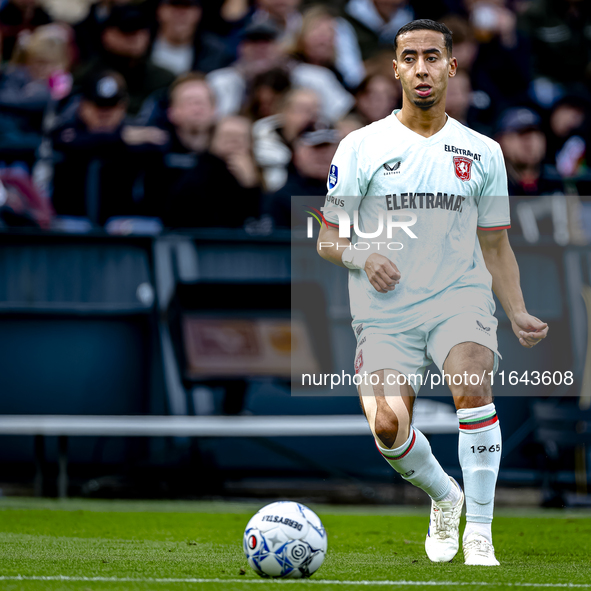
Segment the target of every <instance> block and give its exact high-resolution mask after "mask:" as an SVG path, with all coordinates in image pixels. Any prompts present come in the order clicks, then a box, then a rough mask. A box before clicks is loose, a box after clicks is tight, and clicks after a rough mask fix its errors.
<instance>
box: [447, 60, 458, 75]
mask: <svg viewBox="0 0 591 591" xmlns="http://www.w3.org/2000/svg"><path fill="white" fill-rule="evenodd" d="M457 71H458V60H457V59H456V58H455V57H452V58H451V59H450V60H449V72H448V76H449V77H450V78H453V77H454V76H455V75H456V72H457Z"/></svg>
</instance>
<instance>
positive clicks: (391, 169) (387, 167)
mask: <svg viewBox="0 0 591 591" xmlns="http://www.w3.org/2000/svg"><path fill="white" fill-rule="evenodd" d="M399 168H400V160H398V162H394V164H392V166H390V165H389V164H388V163H387V162H384V170H385V171H386V172H385V173H384V176H389V175H391V174H400V171H399V170H398V169H399Z"/></svg>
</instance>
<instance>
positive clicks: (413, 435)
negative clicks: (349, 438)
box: [374, 429, 417, 461]
mask: <svg viewBox="0 0 591 591" xmlns="http://www.w3.org/2000/svg"><path fill="white" fill-rule="evenodd" d="M416 438H417V434H416V433H415V430H414V429H413V430H412V440H411V442H410V445H409V446H408V448H407V449H406V451H405V452H404V453H403V454H402V455H401V456H398V457H397V458H391V457H390V456H387V455H385V454H384V453H382V450H381V449H380V446H379V445H378V442H377V441H376V440H375V439H374V443H375V444H376V447H377V448H378V451H379V452H380V453H381V454H382V456H384V457H385V458H386V459H387V460H395V461H396V460H401V459H402V458H403V457H404V456H406V455H407V454H408V452H409V451H410V450H411V449H412V448H413V445H414V444H415V441H416Z"/></svg>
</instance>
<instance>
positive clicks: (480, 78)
mask: <svg viewBox="0 0 591 591" xmlns="http://www.w3.org/2000/svg"><path fill="white" fill-rule="evenodd" d="M442 22H443V23H444V24H445V25H447V27H448V28H449V29H450V30H451V31H452V35H453V54H454V57H455V58H456V59H457V60H458V72H465V73H466V74H468V76H469V78H470V87H471V89H472V95H471V99H472V100H471V102H472V104H471V107H472V109H471V110H472V113H471V118H470V123H471V124H472V125H476V126H477V127H478V128H479V129H478V130H479V131H481V130H482V133H488V134H490V133H491V131H492V129H493V128H494V125H495V123H496V120H497V119H498V116H499V115H500V112H497V110H498V109H497V106H496V105H494V104H493V100H492V98H491V94H492V96H496V93H497V92H498V91H497V90H496V88H495V85H494V83H493V82H492V81H490V80H489V79H488V77H487V73H486V72H482V71H480V70H477V69H476V68H475V67H474V62H475V61H476V59H477V58H478V50H479V44H478V42H477V41H476V38H475V36H474V30H473V28H472V26H471V25H470V23H469V21H468V20H466V19H465V18H463V17H461V16H458V15H455V14H452V15H448V16H446V17H444V18H443V20H442Z"/></svg>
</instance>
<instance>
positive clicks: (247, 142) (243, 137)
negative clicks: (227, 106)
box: [210, 115, 262, 188]
mask: <svg viewBox="0 0 591 591" xmlns="http://www.w3.org/2000/svg"><path fill="white" fill-rule="evenodd" d="M252 146H253V141H252V123H251V122H250V121H249V120H248V119H247V118H246V117H239V116H235V115H231V116H229V117H224V118H223V119H221V120H220V121H219V122H218V124H217V125H216V126H215V130H214V133H213V137H212V139H211V150H210V151H211V153H212V154H213V155H214V156H217V157H218V158H219V159H220V160H223V161H224V162H225V163H226V166H227V167H228V170H229V171H230V173H232V176H233V177H234V178H235V179H236V180H237V181H238V184H239V185H240V186H241V187H244V188H253V187H259V188H260V186H261V180H262V178H261V173H260V170H259V167H258V165H257V163H256V161H255V159H254V153H253V147H252Z"/></svg>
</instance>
